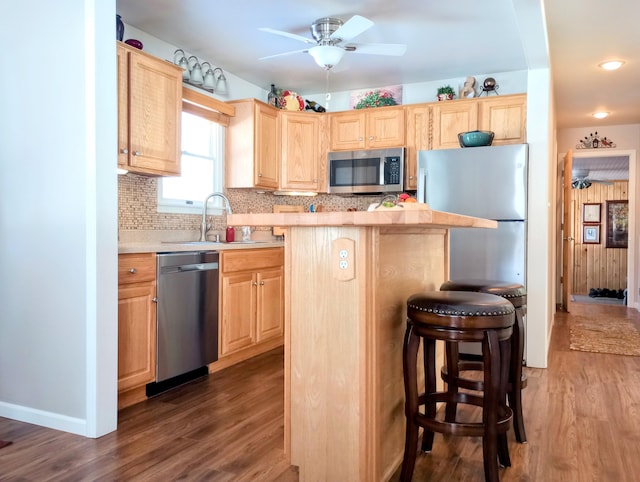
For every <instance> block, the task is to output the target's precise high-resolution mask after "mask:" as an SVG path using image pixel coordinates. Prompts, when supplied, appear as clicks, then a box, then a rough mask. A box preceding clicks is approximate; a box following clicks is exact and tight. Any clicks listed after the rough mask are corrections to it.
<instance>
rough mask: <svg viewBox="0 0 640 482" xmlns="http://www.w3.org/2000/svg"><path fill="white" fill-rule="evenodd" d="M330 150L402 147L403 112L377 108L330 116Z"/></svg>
mask: <svg viewBox="0 0 640 482" xmlns="http://www.w3.org/2000/svg"><path fill="white" fill-rule="evenodd" d="M329 122H330V128H329V132H330V142H329V145H330V150H331V151H345V150H352V149H378V148H386V147H403V146H404V143H405V137H404V132H405V129H404V109H403V107H402V106H393V107H378V108H375V109H362V110H357V111H347V112H335V113H330V114H329Z"/></svg>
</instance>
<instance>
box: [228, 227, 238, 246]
mask: <svg viewBox="0 0 640 482" xmlns="http://www.w3.org/2000/svg"><path fill="white" fill-rule="evenodd" d="M235 238H236V232H235V230H234V229H233V226H227V237H226V240H227V243H233V242H234V241H235Z"/></svg>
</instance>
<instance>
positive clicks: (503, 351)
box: [498, 337, 513, 467]
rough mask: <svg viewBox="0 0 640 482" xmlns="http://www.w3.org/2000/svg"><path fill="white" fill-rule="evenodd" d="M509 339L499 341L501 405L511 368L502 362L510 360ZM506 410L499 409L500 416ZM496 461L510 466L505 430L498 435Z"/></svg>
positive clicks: (503, 465)
mask: <svg viewBox="0 0 640 482" xmlns="http://www.w3.org/2000/svg"><path fill="white" fill-rule="evenodd" d="M511 340H513V337H512V338H509V339H508V340H504V341H501V342H500V366H501V367H502V370H501V371H500V395H499V398H498V399H499V400H500V401H501V403H500V406H501V407H502V404H503V403H504V401H505V400H506V398H507V393H506V391H507V381H508V380H509V373H510V370H511V363H503V362H502V361H503V360H509V361H511ZM506 410H509V409H508V408H506V407H504V408H503V409H502V410H500V417H503V416H505V415H506V413H505V411H506ZM498 462H499V463H500V465H501V466H502V467H511V458H510V457H509V445H508V442H507V432H504V433H501V434H500V435H498Z"/></svg>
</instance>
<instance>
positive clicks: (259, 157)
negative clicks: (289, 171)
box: [254, 103, 279, 189]
mask: <svg viewBox="0 0 640 482" xmlns="http://www.w3.org/2000/svg"><path fill="white" fill-rule="evenodd" d="M255 115H256V124H255V134H254V135H255V146H254V149H255V151H254V156H255V170H254V184H255V186H256V187H262V188H265V189H278V181H279V177H278V171H279V163H278V111H277V110H276V109H274V108H272V107H270V106H268V105H266V104H265V105H263V104H261V103H256V112H255Z"/></svg>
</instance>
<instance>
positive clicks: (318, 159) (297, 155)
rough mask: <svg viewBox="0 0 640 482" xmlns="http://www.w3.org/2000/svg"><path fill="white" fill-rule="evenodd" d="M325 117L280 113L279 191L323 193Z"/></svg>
mask: <svg viewBox="0 0 640 482" xmlns="http://www.w3.org/2000/svg"><path fill="white" fill-rule="evenodd" d="M325 125H326V116H324V115H322V114H315V113H310V112H287V111H282V112H280V147H281V156H280V157H281V160H282V166H281V168H282V169H281V176H280V189H281V190H286V191H311V192H326V189H327V188H326V184H327V181H326V179H325V178H326V164H327V163H326V160H325V159H326V157H327V156H326V140H325V139H326V132H325V131H326V129H325Z"/></svg>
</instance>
